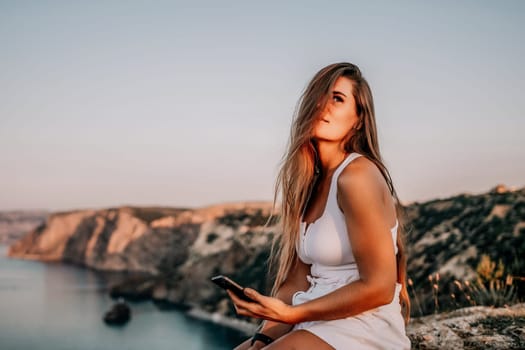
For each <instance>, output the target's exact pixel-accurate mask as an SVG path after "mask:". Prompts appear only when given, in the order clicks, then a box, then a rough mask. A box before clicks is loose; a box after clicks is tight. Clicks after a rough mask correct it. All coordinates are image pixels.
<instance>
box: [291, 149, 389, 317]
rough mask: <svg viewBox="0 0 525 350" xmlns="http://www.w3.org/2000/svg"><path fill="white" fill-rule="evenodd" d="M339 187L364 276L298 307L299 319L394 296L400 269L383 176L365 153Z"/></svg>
mask: <svg viewBox="0 0 525 350" xmlns="http://www.w3.org/2000/svg"><path fill="white" fill-rule="evenodd" d="M337 186H338V192H339V203H340V206H341V209H342V211H343V213H344V216H345V222H346V227H347V231H348V237H349V240H350V244H351V246H352V252H353V255H354V257H355V260H356V264H357V267H358V270H359V275H360V279H359V280H357V281H355V282H353V283H350V284H348V285H345V286H343V287H341V288H339V289H337V290H335V291H333V292H331V293H329V294H326V295H324V296H323V297H320V298H317V299H314V300H311V301H308V302H306V303H304V304H300V305H298V306H297V307H296V308H295V309H296V310H295V312H296V313H297V315H296V317H297V318H298V319H299V320H300V321H311V320H332V319H338V318H344V317H348V316H352V315H355V314H358V313H361V312H364V311H367V310H370V309H373V308H376V307H379V306H381V305H384V304H388V303H390V302H391V301H392V299H393V296H394V291H395V286H396V280H397V277H396V276H397V268H396V258H395V253H394V249H395V247H394V241H393V239H392V234H391V232H390V227H391V225H390V223H389V220H388V216H389V215H388V213H389V212H390V211H389V210H387V209H388V206H390V205H392V204H393V203H392V202H389V203H384V202H385V201H384V199H383V198H384V196H383V193H384V191H385V186H386V182H385V181H384V178H383V176H382V175H381V173H380V172H379V169H377V167H376V166H375V164H374V163H373V162H371V161H370V160H368V159H366V158H364V157H362V159H361V158H359V159H356V160H355V161H354V162H352V163H351V164H349V165H348V166H347V167H346V168H345V169H344V170H343V171H342V172H341V175H340V176H339V179H338V183H337ZM392 208H394V207H393V206H392Z"/></svg>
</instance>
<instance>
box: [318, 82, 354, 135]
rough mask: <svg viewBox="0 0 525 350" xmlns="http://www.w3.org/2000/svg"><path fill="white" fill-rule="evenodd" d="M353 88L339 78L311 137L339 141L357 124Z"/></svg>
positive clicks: (350, 84) (350, 83)
mask: <svg viewBox="0 0 525 350" xmlns="http://www.w3.org/2000/svg"><path fill="white" fill-rule="evenodd" d="M352 92H353V87H352V82H351V81H350V79H348V78H346V77H339V78H337V80H336V81H335V84H334V87H333V90H332V91H330V92H329V94H330V96H329V99H328V102H327V104H326V107H325V109H324V111H322V112H321V113H320V115H319V119H318V120H317V121H316V122H315V125H314V130H313V137H314V138H316V139H317V140H326V141H341V140H342V139H344V138H345V136H347V135H348V132H349V131H350V130H351V129H352V127H353V126H354V125H355V124H356V123H357V122H358V120H359V119H358V117H357V113H356V105H355V99H354V95H353V93H352Z"/></svg>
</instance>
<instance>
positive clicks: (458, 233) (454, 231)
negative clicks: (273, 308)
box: [9, 188, 525, 316]
mask: <svg viewBox="0 0 525 350" xmlns="http://www.w3.org/2000/svg"><path fill="white" fill-rule="evenodd" d="M270 211H271V203H266V202H249V203H233V204H224V205H217V206H211V207H207V208H200V209H183V208H181V209H174V208H133V207H121V208H109V209H103V210H79V211H72V212H63V213H54V214H51V215H49V217H48V218H47V221H46V222H45V223H44V224H42V225H40V226H38V227H37V228H36V229H34V230H33V231H31V232H30V233H29V234H28V235H26V236H25V237H23V238H22V239H21V240H19V241H18V242H16V243H15V244H13V245H12V246H11V249H10V251H9V255H10V256H11V257H19V258H31V259H42V260H62V261H66V262H72V263H76V264H80V265H84V266H88V267H91V268H95V269H100V270H121V271H124V270H126V271H137V272H147V273H148V274H149V275H150V276H151V277H150V280H149V281H147V283H145V284H144V283H142V284H140V285H141V289H140V295H141V296H146V297H152V298H154V299H158V300H166V301H170V302H174V303H177V304H184V305H198V306H199V307H201V308H203V309H205V310H207V311H210V312H216V311H218V312H221V313H223V314H229V315H233V310H232V309H231V306H230V305H229V304H228V301H227V299H226V294H225V293H224V292H223V291H221V290H220V289H218V288H217V287H216V286H215V285H213V284H212V283H210V281H209V278H210V277H211V276H213V275H215V274H225V275H228V276H231V277H232V278H234V279H235V280H237V281H238V282H239V283H241V284H242V285H246V286H251V287H254V288H256V289H258V290H260V291H262V292H268V291H269V287H270V286H269V285H268V284H267V282H266V281H267V278H266V275H267V266H266V259H267V257H268V255H269V250H270V242H271V240H272V238H273V236H274V233H275V232H277V230H278V227H277V226H276V225H275V222H276V220H275V219H276V218H275V217H274V220H272V222H271V223H270V225H268V226H267V227H265V226H264V224H265V223H266V221H267V219H268V218H269V215H270ZM406 212H407V221H406V222H405V227H406V235H405V241H406V248H407V253H408V276H409V277H410V278H411V279H412V280H413V281H414V285H415V286H416V288H417V291H416V292H417V293H418V294H419V295H420V301H421V303H420V305H419V310H418V311H419V312H420V314H426V313H430V312H433V311H434V310H433V306H434V304H435V300H434V299H433V294H432V284H433V283H434V282H431V283H429V281H428V276H429V275H433V274H435V273H438V272H439V273H440V275H441V280H440V282H439V283H440V295H439V297H438V298H440V299H439V305H440V307H441V308H445V309H446V308H447V306H449V307H450V308H452V305H451V304H450V303H451V299H450V293H452V292H454V290H453V289H452V288H453V285H454V284H453V283H451V282H453V281H454V280H455V279H458V280H464V279H469V278H471V277H474V275H475V271H476V266H477V264H478V262H479V258H480V255H481V254H487V255H489V256H490V257H491V258H492V260H494V261H498V259H502V262H503V263H504V265H505V266H506V269H507V270H506V271H507V273H510V274H513V275H518V276H523V271H525V261H524V260H523V256H525V254H524V253H525V189H521V190H513V191H506V190H504V189H503V190H502V189H501V188H500V189H499V190H498V191H491V192H489V193H485V194H479V195H467V194H462V195H459V196H454V197H451V198H445V199H437V200H433V201H429V202H425V203H414V204H411V205H409V206H407V207H406ZM451 286H452V287H451ZM135 287H137V283H133V282H130V283H129V284H127V285H126V284H125V285H122V286H119V287H118V288H117V289H116V293H117V294H118V293H123V294H127V295H129V294H133V293H134V288H135ZM522 290H523V289H522ZM412 292H414V291H413V290H410V289H409V293H412ZM447 303H449V304H448V305H447ZM413 310H414V311H416V309H415V308H413ZM439 311H442V309H440V310H439ZM413 315H414V316H417V315H418V314H417V313H414V314H413Z"/></svg>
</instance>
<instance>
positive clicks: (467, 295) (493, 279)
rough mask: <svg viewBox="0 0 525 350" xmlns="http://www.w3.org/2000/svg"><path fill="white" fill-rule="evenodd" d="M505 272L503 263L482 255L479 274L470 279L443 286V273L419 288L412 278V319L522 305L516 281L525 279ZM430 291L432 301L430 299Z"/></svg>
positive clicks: (478, 267)
mask: <svg viewBox="0 0 525 350" xmlns="http://www.w3.org/2000/svg"><path fill="white" fill-rule="evenodd" d="M505 270H506V268H505V266H504V264H503V263H502V261H501V260H499V262H498V263H496V262H494V261H492V260H491V259H490V257H489V256H488V255H482V256H481V259H480V260H479V262H478V266H477V268H476V273H477V275H476V277H475V278H473V279H470V280H463V281H460V280H457V279H455V280H453V281H450V282H448V283H447V282H445V283H443V280H442V278H441V276H440V274H439V273H435V274H430V275H429V276H428V282H429V285H428V286H421V288H416V286H415V285H414V283H413V281H412V280H411V279H410V278H409V279H408V287H409V288H408V293H409V296H410V299H411V304H412V305H413V306H412V312H411V313H412V316H413V317H417V316H424V315H429V314H433V313H434V314H436V313H439V312H443V311H452V310H455V309H460V308H463V307H467V306H491V307H505V306H509V305H513V304H515V303H518V302H521V301H522V300H521V299H520V296H519V293H518V289H517V286H516V283H515V282H516V281H525V277H521V276H514V275H512V274H510V273H505ZM429 288H430V290H431V300H429V299H428V295H430V294H429V293H428V290H429ZM424 295H427V298H424ZM422 301H423V302H422Z"/></svg>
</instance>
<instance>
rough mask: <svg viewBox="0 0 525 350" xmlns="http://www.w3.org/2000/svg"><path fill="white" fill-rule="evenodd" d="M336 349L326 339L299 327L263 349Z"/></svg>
mask: <svg viewBox="0 0 525 350" xmlns="http://www.w3.org/2000/svg"><path fill="white" fill-rule="evenodd" d="M304 349H316V350H334V348H333V347H331V346H330V345H328V344H327V343H326V342H325V341H324V340H322V339H321V338H319V337H318V336H316V335H315V334H313V333H311V332H308V331H305V330H302V329H299V330H295V331H292V332H290V333H288V334H287V335H285V336H282V337H281V338H279V339H277V340H276V341H275V342H273V343H271V344H269V345H267V346H265V347H264V348H263V350H304Z"/></svg>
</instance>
